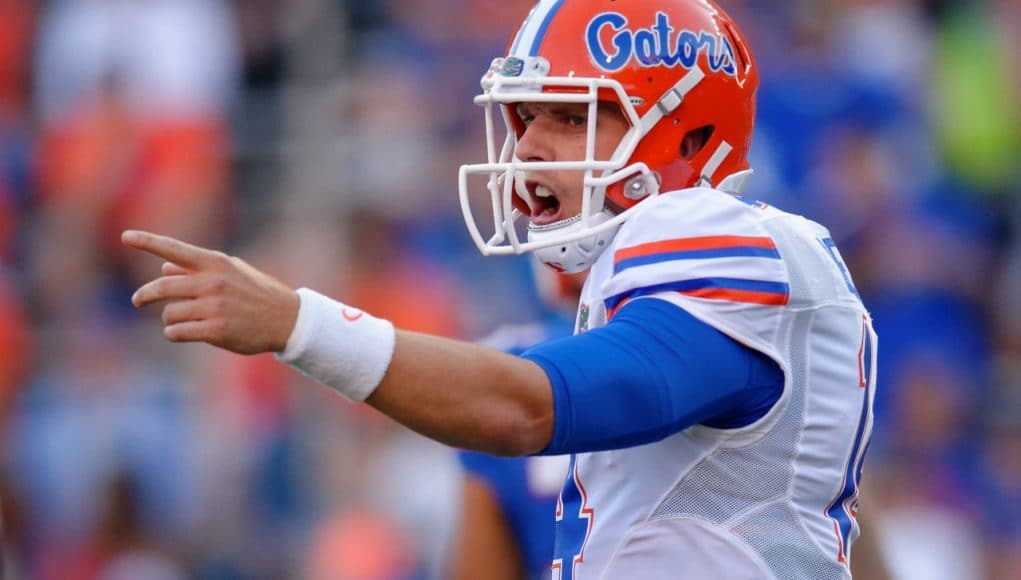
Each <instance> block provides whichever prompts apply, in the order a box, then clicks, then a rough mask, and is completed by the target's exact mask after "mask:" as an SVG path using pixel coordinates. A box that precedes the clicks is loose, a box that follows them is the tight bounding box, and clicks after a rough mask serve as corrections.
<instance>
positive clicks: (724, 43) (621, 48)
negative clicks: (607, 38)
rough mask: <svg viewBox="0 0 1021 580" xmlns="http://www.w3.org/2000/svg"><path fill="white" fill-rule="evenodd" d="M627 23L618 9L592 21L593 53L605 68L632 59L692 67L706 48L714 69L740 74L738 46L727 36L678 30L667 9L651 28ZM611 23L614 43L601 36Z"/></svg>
mask: <svg viewBox="0 0 1021 580" xmlns="http://www.w3.org/2000/svg"><path fill="white" fill-rule="evenodd" d="M627 25H628V20H627V18H626V17H624V16H623V15H622V14H619V13H617V12H603V13H601V14H599V15H597V16H596V17H595V18H593V19H592V20H591V21H590V22H589V24H588V29H587V30H586V40H587V42H588V50H589V54H590V55H592V59H593V60H594V61H595V62H596V64H597V65H598V66H599V67H600V68H602V69H603V70H606V71H609V72H615V71H618V70H620V69H622V68H624V67H625V66H626V65H627V64H628V63H629V62H630V61H631V60H632V59H634V60H636V61H638V64H640V65H641V66H644V67H653V66H668V67H675V66H682V67H684V68H686V69H692V68H694V67H695V65H696V63H697V62H698V58H699V56H700V55H701V54H702V53H703V52H704V53H705V54H706V56H707V57H708V59H709V68H710V69H711V70H712V72H723V73H725V74H727V75H730V76H737V60H736V58H735V57H734V47H733V46H732V45H731V44H730V39H728V38H727V37H726V36H721V35H719V34H713V33H710V32H706V31H705V30H703V31H701V32H698V33H695V32H692V31H690V30H680V31H677V34H674V32H675V30H674V28H673V27H672V26H670V17H669V16H668V15H667V14H666V13H665V12H657V13H656V23H655V24H654V25H652V27H650V28H638V29H636V30H632V29H630V28H628V27H627ZM607 27H609V28H610V30H611V31H612V32H613V38H612V40H611V45H610V46H607V45H606V44H605V43H604V42H603V41H602V39H601V38H600V37H601V36H602V33H603V29H605V28H607Z"/></svg>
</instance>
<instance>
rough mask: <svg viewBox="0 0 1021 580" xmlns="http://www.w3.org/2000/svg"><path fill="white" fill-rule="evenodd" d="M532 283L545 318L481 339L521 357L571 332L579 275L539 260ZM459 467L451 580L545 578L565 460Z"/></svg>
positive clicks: (465, 456) (467, 458)
mask: <svg viewBox="0 0 1021 580" xmlns="http://www.w3.org/2000/svg"><path fill="white" fill-rule="evenodd" d="M534 275H535V280H536V286H537V287H538V290H539V295H540V297H542V298H543V302H545V303H547V304H549V306H550V310H551V312H550V315H549V317H548V320H546V321H543V322H540V323H533V324H523V325H507V326H503V327H501V328H499V329H497V330H496V332H494V333H493V334H491V335H490V336H488V337H486V338H485V339H483V340H482V341H481V344H484V345H486V346H489V347H492V348H497V349H500V350H502V351H504V352H507V353H510V354H515V355H521V354H523V353H524V352H525V351H527V350H528V349H529V348H531V347H533V346H535V345H537V344H540V343H542V342H545V341H548V340H553V339H556V338H561V337H564V336H570V335H571V334H572V333H573V332H574V324H575V321H574V319H573V317H572V315H573V314H574V311H575V309H576V307H577V304H578V296H579V295H580V293H581V288H582V285H583V284H584V282H585V278H584V276H582V275H579V274H559V273H556V272H554V271H552V270H550V269H547V268H545V267H543V266H542V265H537V267H536V268H535V269H534ZM459 457H460V460H461V464H462V466H463V467H464V470H465V477H464V487H463V489H462V491H461V514H460V524H459V527H458V535H457V539H456V540H455V542H454V550H453V553H452V555H451V558H450V574H451V578H453V579H455V580H468V579H471V578H491V579H492V580H501V579H507V580H515V579H520V578H530V579H531V578H548V577H549V567H550V559H551V558H552V554H553V526H551V525H550V520H551V518H552V515H553V514H554V513H555V512H556V506H557V498H558V497H559V495H560V490H561V488H563V486H564V478H565V477H566V476H567V467H568V465H569V463H570V458H569V457H568V456H565V455H557V456H552V457H544V456H536V457H497V456H494V455H488V454H485V453H479V452H475V451H462V452H461V453H460V454H459Z"/></svg>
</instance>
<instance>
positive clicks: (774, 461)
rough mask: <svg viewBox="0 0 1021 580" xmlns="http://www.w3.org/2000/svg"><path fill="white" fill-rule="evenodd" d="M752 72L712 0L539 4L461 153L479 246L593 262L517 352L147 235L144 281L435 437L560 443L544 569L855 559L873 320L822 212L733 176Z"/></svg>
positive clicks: (770, 565) (555, 448)
mask: <svg viewBox="0 0 1021 580" xmlns="http://www.w3.org/2000/svg"><path fill="white" fill-rule="evenodd" d="M757 86H758V70H757V68H756V65H755V61H754V59H753V56H752V52H751V49H750V47H749V46H748V44H747V42H746V40H745V38H744V37H743V35H742V34H741V32H740V30H739V29H738V27H737V25H736V24H735V23H734V22H733V21H732V20H731V19H730V18H729V17H728V16H727V15H726V14H725V13H724V12H723V11H722V10H721V9H720V8H719V7H717V6H716V5H715V4H713V3H712V2H709V1H708V0H628V1H614V0H542V1H540V2H539V3H538V4H537V5H536V6H535V8H534V9H533V10H532V12H531V13H530V14H529V15H528V16H527V17H526V19H525V20H524V22H523V23H522V25H521V26H520V28H519V29H518V31H517V33H516V35H515V36H514V38H513V39H512V40H511V42H510V43H509V45H508V49H507V52H506V54H504V55H503V56H502V57H500V58H497V59H496V60H494V61H493V64H492V66H491V67H490V68H489V70H488V71H486V73H485V74H484V76H483V78H482V94H481V95H480V96H479V97H477V98H476V103H477V104H478V105H480V106H481V107H482V108H483V110H484V113H485V128H486V132H487V137H488V141H489V142H488V146H487V148H486V153H487V158H486V159H485V160H484V161H481V162H479V163H473V164H468V165H464V166H462V168H461V171H460V198H461V203H462V207H463V210H464V215H465V221H466V224H467V226H468V230H469V233H470V234H471V236H472V238H473V239H474V241H475V243H476V244H477V245H478V246H479V248H480V249H481V250H482V252H483V253H485V254H487V255H488V254H493V255H500V254H512V253H522V252H534V253H535V255H536V256H537V258H538V259H539V260H540V261H541V262H543V263H545V264H546V265H548V266H549V267H551V268H554V269H556V270H559V271H564V272H582V271H586V270H587V271H588V272H589V274H588V278H587V280H586V283H585V286H584V288H583V290H582V295H581V300H580V304H579V307H578V315H577V323H576V329H575V333H576V334H575V335H574V336H570V337H566V338H562V339H558V340H554V341H551V342H547V343H543V344H541V345H539V346H536V347H535V348H533V349H531V350H529V351H528V352H525V353H524V354H523V355H521V356H512V355H509V354H506V353H502V352H500V351H497V350H492V349H487V348H485V347H482V346H477V345H472V344H468V343H463V342H458V341H453V340H447V339H443V338H439V337H434V336H428V335H422V334H414V333H410V332H405V331H402V330H399V329H395V328H394V327H393V325H392V324H391V323H389V322H388V321H386V320H383V319H380V318H376V317H373V316H372V315H371V314H369V313H366V312H363V311H362V310H359V309H358V308H357V305H347V304H344V303H342V302H338V301H336V300H334V299H331V298H327V297H325V296H323V295H321V294H318V293H316V292H314V291H313V290H310V289H307V288H302V289H299V290H293V289H291V288H289V287H287V286H285V285H284V284H282V283H280V282H279V281H277V280H275V279H274V278H272V277H270V276H268V275H266V274H264V273H262V272H260V271H259V270H257V269H255V268H253V267H252V266H250V265H248V264H246V263H245V262H243V261H241V260H239V259H237V258H234V257H230V256H227V255H225V254H223V253H220V252H216V251H212V250H207V249H204V248H199V247H196V246H192V245H189V244H186V243H184V242H181V241H178V240H175V239H172V238H167V237H164V236H159V235H155V234H150V233H146V232H139V231H128V232H125V233H124V234H123V241H124V243H125V244H127V245H129V246H131V247H135V248H138V249H140V250H144V251H147V252H150V253H152V254H154V255H156V256H158V257H161V258H163V259H164V260H166V263H165V265H164V266H163V276H162V277H160V278H158V279H156V280H154V281H152V282H149V283H147V284H145V285H144V286H142V287H141V288H139V289H138V291H137V292H136V293H135V295H134V296H133V298H132V300H133V302H134V304H135V305H136V306H143V305H146V304H152V303H164V309H163V321H164V325H165V329H164V333H165V335H166V337H167V338H168V339H169V340H171V341H175V342H193V341H202V342H207V343H210V344H213V345H216V346H219V347H222V348H226V349H229V350H232V351H235V352H240V353H258V352H275V353H277V356H278V358H279V359H280V360H281V361H283V362H285V363H287V364H290V365H293V366H294V367H296V368H297V369H298V370H300V371H301V372H304V373H306V374H308V375H309V376H311V377H314V378H315V379H317V380H319V381H320V382H322V383H324V384H326V385H328V386H330V387H332V388H333V389H335V390H336V391H337V392H339V393H340V394H341V395H343V396H345V397H347V398H348V399H351V400H353V401H364V402H366V403H367V404H369V405H372V406H373V407H375V408H377V409H379V410H380V411H382V412H383V413H385V414H387V415H389V416H390V417H392V418H394V419H396V420H397V421H399V422H401V423H403V424H404V425H406V426H408V427H410V428H412V429H415V430H417V431H419V432H421V433H423V434H425V435H428V436H430V437H432V438H434V439H437V440H439V441H442V442H444V443H447V444H450V445H454V446H458V447H463V448H468V449H475V450H480V451H485V452H489V453H494V454H504V455H534V454H544V455H559V454H571V459H570V467H569V469H568V476H567V478H566V482H565V484H564V487H563V490H562V491H561V493H560V498H559V501H558V502H557V509H556V514H555V522H554V521H551V522H550V525H551V526H553V525H555V528H556V540H555V553H554V554H553V555H552V558H551V559H552V562H553V564H552V574H553V576H554V578H564V579H567V578H577V579H594V578H605V579H630V578H785V579H787V578H790V579H812V580H825V579H844V578H849V577H850V575H851V574H850V568H849V561H850V556H851V546H852V544H853V542H854V540H855V539H856V537H857V536H858V534H859V528H858V524H857V522H856V519H855V515H856V512H857V507H858V500H859V481H860V477H861V471H862V463H863V461H864V456H865V452H866V450H867V448H868V443H869V438H870V434H871V431H872V401H873V398H874V395H875V369H876V356H875V352H876V338H875V335H874V333H873V330H872V323H871V320H870V318H869V314H868V312H867V311H866V309H865V307H864V306H863V305H862V303H861V300H860V298H859V296H858V292H857V291H856V289H855V286H854V283H853V281H852V278H851V275H850V273H849V272H848V270H847V267H846V266H845V264H844V262H843V260H842V259H841V256H840V253H839V252H838V250H837V248H836V246H835V244H834V242H833V240H832V239H831V237H830V235H829V233H828V232H827V230H826V229H825V228H824V227H823V226H821V225H819V224H817V223H814V222H812V221H809V220H807V219H805V218H802V217H799V216H795V215H791V214H788V213H785V212H783V211H781V210H780V209H777V208H774V207H770V206H768V205H766V204H763V203H759V202H756V201H754V200H750V199H745V198H743V197H741V195H740V193H741V190H742V188H743V186H744V183H745V181H746V179H747V178H748V176H749V174H750V168H749V165H748V161H747V153H748V148H749V145H750V141H751V137H752V128H753V124H754V115H755V92H756V89H757ZM478 208H485V214H486V215H485V217H484V218H481V219H480V217H479V216H478V215H476V213H477V210H478ZM551 519H552V518H551Z"/></svg>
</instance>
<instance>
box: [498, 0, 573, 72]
mask: <svg viewBox="0 0 1021 580" xmlns="http://www.w3.org/2000/svg"><path fill="white" fill-rule="evenodd" d="M563 3H564V0H539V3H538V4H536V5H535V8H533V9H532V12H531V13H530V14H529V15H528V18H527V19H526V20H525V23H524V24H523V25H522V26H521V31H520V32H519V33H518V36H517V38H515V39H514V46H513V47H512V48H511V56H516V57H518V58H525V57H529V56H536V54H538V52H539V46H540V45H541V44H542V40H543V38H544V37H545V36H546V29H547V28H549V25H550V22H552V21H553V17H554V16H556V14H557V11H558V10H560V6H561V5H563ZM525 51H527V52H525Z"/></svg>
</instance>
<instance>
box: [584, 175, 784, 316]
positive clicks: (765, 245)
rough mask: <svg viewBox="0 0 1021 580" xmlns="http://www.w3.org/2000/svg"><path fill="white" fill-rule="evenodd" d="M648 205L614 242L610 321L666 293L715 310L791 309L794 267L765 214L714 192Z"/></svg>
mask: <svg viewBox="0 0 1021 580" xmlns="http://www.w3.org/2000/svg"><path fill="white" fill-rule="evenodd" d="M647 204H648V205H647V206H646V209H645V211H642V212H640V213H638V214H636V215H635V216H634V217H632V218H631V219H630V220H628V221H627V222H626V223H625V224H624V226H623V227H622V228H621V231H620V232H619V234H618V235H617V237H616V238H615V239H614V244H613V246H612V248H611V250H612V256H613V258H612V266H611V267H608V268H607V269H606V271H607V274H608V275H607V278H606V280H605V281H604V282H602V284H601V298H602V300H603V303H604V306H605V307H606V312H607V320H609V319H610V318H612V316H613V314H614V313H616V311H617V310H619V309H620V307H622V306H623V305H624V304H625V303H626V302H627V301H629V300H631V299H634V298H639V297H643V296H651V295H655V294H664V293H666V294H676V295H680V296H683V297H685V298H689V299H695V300H700V301H703V302H707V303H708V304H721V305H722V304H724V303H732V304H743V305H746V306H755V307H760V308H761V307H765V308H772V307H776V306H786V305H787V304H788V303H789V300H790V294H791V291H790V286H789V280H788V273H787V267H786V265H785V264H784V260H783V255H782V254H781V250H780V249H779V248H778V246H777V244H776V242H775V240H774V239H773V237H772V236H771V235H770V233H769V231H768V230H767V228H765V227H763V225H762V220H763V219H765V218H766V217H767V215H766V214H765V213H764V212H763V210H761V209H758V208H755V207H751V206H749V205H747V204H745V203H742V202H741V201H740V200H736V199H735V198H734V197H733V196H730V195H728V194H725V193H722V192H719V191H715V190H709V189H691V190H683V191H677V192H671V193H669V194H666V195H664V196H663V197H661V198H658V199H655V200H651V201H650V202H647ZM678 232H683V233H684V234H685V235H684V236H683V237H678V236H677V234H678Z"/></svg>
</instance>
